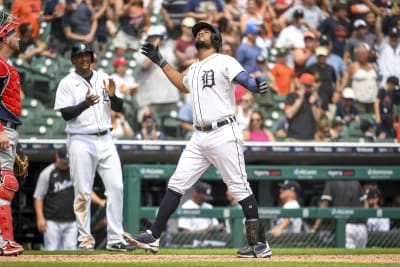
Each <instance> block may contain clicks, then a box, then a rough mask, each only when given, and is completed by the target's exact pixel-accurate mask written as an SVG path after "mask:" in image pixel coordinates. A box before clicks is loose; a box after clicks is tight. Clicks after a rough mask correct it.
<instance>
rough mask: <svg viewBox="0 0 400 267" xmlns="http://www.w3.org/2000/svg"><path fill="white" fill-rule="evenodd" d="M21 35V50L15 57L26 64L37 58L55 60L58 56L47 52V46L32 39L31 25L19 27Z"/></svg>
mask: <svg viewBox="0 0 400 267" xmlns="http://www.w3.org/2000/svg"><path fill="white" fill-rule="evenodd" d="M19 31H20V33H21V37H20V39H21V40H20V42H19V50H18V51H17V52H15V53H14V55H13V56H14V57H18V58H20V59H22V60H24V61H26V62H31V61H32V58H33V57H35V56H38V57H40V56H44V57H49V58H53V59H54V58H55V57H56V54H55V53H52V52H51V51H49V50H47V47H46V44H45V43H44V42H43V41H41V40H37V41H36V42H35V41H34V40H33V38H32V33H33V28H32V25H31V24H28V23H24V24H22V25H21V26H20V27H19Z"/></svg>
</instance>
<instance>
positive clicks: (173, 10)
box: [161, 0, 188, 39]
mask: <svg viewBox="0 0 400 267" xmlns="http://www.w3.org/2000/svg"><path fill="white" fill-rule="evenodd" d="M187 2H188V0H164V1H163V2H162V7H161V14H162V16H163V18H164V20H165V23H166V25H167V30H168V35H169V36H170V37H171V38H172V39H176V38H178V37H179V36H180V35H181V22H182V21H183V19H184V16H185V15H184V10H185V6H186V4H187Z"/></svg>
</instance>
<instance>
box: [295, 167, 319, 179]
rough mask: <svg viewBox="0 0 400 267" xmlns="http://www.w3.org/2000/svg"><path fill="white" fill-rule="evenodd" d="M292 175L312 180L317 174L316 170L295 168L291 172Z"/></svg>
mask: <svg viewBox="0 0 400 267" xmlns="http://www.w3.org/2000/svg"><path fill="white" fill-rule="evenodd" d="M293 174H294V175H295V176H297V177H298V178H313V177H314V176H315V175H317V174H318V171H317V170H316V169H300V168H296V169H294V170H293Z"/></svg>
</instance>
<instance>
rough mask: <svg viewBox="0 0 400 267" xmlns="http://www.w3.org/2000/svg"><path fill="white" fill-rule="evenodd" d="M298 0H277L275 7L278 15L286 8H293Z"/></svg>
mask: <svg viewBox="0 0 400 267" xmlns="http://www.w3.org/2000/svg"><path fill="white" fill-rule="evenodd" d="M296 2H297V1H296V0H276V1H275V5H274V9H275V11H276V13H277V14H276V15H277V16H278V17H279V16H281V15H282V14H283V13H284V12H285V11H286V10H288V9H289V8H291V7H292V6H293V5H294V4H296Z"/></svg>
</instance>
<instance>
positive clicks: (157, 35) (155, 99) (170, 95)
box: [136, 25, 179, 121]
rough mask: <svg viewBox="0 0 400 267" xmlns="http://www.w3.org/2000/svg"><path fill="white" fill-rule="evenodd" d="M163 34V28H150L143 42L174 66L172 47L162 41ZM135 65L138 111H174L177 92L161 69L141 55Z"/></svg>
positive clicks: (164, 31)
mask: <svg viewBox="0 0 400 267" xmlns="http://www.w3.org/2000/svg"><path fill="white" fill-rule="evenodd" d="M165 34H166V30H165V27H164V26H161V25H158V26H151V28H150V29H149V30H148V32H147V36H146V38H145V40H146V42H149V43H152V44H153V45H154V46H158V47H159V51H160V53H161V54H162V55H164V59H166V60H167V61H168V63H169V64H170V65H172V66H175V65H176V63H177V62H176V57H175V55H174V53H173V49H172V46H169V45H167V44H166V42H164V41H163V40H164V39H165ZM137 65H138V66H139V69H138V73H137V77H138V83H139V90H138V92H137V95H136V102H137V104H138V105H139V107H140V109H145V108H149V109H150V111H151V112H152V113H158V112H164V113H166V112H171V111H173V110H176V109H177V103H178V100H179V93H178V90H176V88H175V86H174V85H173V84H172V83H171V82H170V81H169V80H168V78H167V76H165V75H164V73H163V71H162V70H161V68H159V66H157V65H156V64H154V63H153V62H152V61H151V60H150V59H149V58H148V57H146V56H144V55H142V54H140V55H138V57H137ZM160 85H162V86H160ZM139 121H140V120H139Z"/></svg>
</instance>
